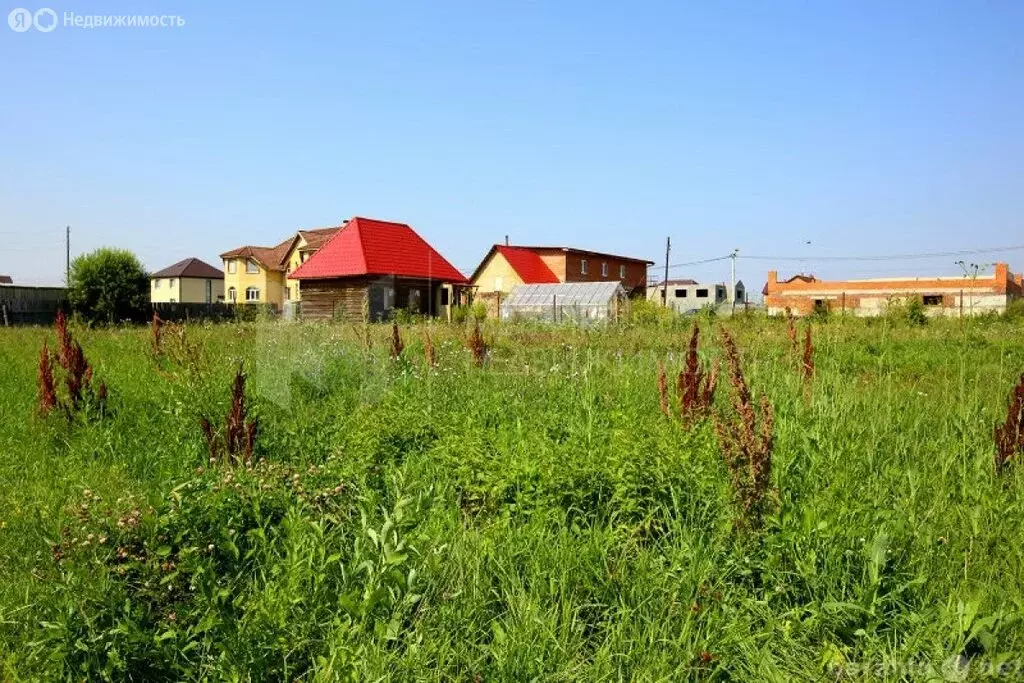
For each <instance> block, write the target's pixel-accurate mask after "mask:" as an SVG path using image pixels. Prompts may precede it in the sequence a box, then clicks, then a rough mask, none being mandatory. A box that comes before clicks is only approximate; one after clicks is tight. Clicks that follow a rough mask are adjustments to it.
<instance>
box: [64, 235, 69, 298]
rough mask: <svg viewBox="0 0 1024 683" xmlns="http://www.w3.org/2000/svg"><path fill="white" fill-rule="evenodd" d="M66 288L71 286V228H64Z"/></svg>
mask: <svg viewBox="0 0 1024 683" xmlns="http://www.w3.org/2000/svg"><path fill="white" fill-rule="evenodd" d="M64 286H65V287H70V286H71V226H70V225H66V226H64Z"/></svg>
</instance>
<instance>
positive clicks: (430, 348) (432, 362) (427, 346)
mask: <svg viewBox="0 0 1024 683" xmlns="http://www.w3.org/2000/svg"><path fill="white" fill-rule="evenodd" d="M423 357H424V359H425V360H426V362H427V368H428V369H430V368H433V367H437V356H436V355H435V352H434V344H433V342H431V341H430V332H424V333H423Z"/></svg>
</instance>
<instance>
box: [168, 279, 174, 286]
mask: <svg viewBox="0 0 1024 683" xmlns="http://www.w3.org/2000/svg"><path fill="white" fill-rule="evenodd" d="M167 286H168V287H170V288H171V289H174V278H173V277H172V278H170V279H169V280H167Z"/></svg>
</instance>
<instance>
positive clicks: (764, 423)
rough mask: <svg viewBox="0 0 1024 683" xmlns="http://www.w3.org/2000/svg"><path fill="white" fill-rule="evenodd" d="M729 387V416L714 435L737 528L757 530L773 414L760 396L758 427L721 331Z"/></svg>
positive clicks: (767, 486) (765, 500)
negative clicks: (727, 476)
mask: <svg viewBox="0 0 1024 683" xmlns="http://www.w3.org/2000/svg"><path fill="white" fill-rule="evenodd" d="M722 342H723V344H724V345H725V357H726V360H727V362H728V364H729V384H731V385H732V388H733V393H734V396H733V401H732V407H733V414H731V415H729V416H728V417H718V418H716V419H715V431H716V432H717V433H718V439H719V442H720V445H721V448H722V455H723V457H724V458H725V463H726V465H727V466H728V468H729V474H730V479H731V483H732V490H733V496H734V498H735V501H736V503H737V505H738V506H739V508H740V513H741V517H740V518H739V519H738V520H737V526H740V527H742V528H747V529H755V530H756V529H759V528H760V527H761V525H762V520H763V517H764V514H765V512H766V511H767V510H768V507H769V503H770V500H771V498H772V494H773V491H772V489H771V476H772V448H773V446H774V439H773V436H772V428H773V422H774V413H773V411H772V406H771V403H769V402H768V397H767V396H763V395H762V396H761V415H760V425H758V419H757V414H756V411H755V410H754V406H753V404H752V403H751V397H750V389H749V387H748V386H747V381H746V379H745V378H744V376H743V369H742V368H741V366H740V357H739V351H738V350H737V348H736V343H735V342H734V341H733V339H732V336H731V335H730V334H729V332H728V331H726V330H724V329H723V330H722Z"/></svg>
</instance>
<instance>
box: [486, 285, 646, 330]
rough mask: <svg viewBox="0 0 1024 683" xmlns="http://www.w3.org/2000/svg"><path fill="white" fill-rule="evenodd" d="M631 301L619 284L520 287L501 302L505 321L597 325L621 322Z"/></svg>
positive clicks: (502, 315) (502, 316)
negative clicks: (599, 323) (615, 321)
mask: <svg viewBox="0 0 1024 683" xmlns="http://www.w3.org/2000/svg"><path fill="white" fill-rule="evenodd" d="M628 311H629V298H628V297H627V296H626V290H625V289H623V287H622V285H621V284H620V283H619V282H618V281H616V282H563V283H559V284H543V285H519V286H518V287H516V288H514V289H513V290H512V291H511V292H510V293H509V295H508V297H507V298H506V299H505V300H504V301H502V302H501V319H502V320H539V321H543V322H556V323H560V322H575V323H594V322H602V321H607V320H618V319H619V317H620V316H623V315H626V314H627V313H628Z"/></svg>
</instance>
